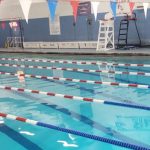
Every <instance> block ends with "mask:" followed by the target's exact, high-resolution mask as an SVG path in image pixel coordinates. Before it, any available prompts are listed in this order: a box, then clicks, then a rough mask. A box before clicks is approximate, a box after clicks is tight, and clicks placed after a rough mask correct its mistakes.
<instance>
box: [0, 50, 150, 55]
mask: <svg viewBox="0 0 150 150" xmlns="http://www.w3.org/2000/svg"><path fill="white" fill-rule="evenodd" d="M0 52H3V53H39V54H66V55H67V54H68V55H73V54H74V55H112V56H113V55H115V56H118V55H119V56H150V48H136V49H131V50H118V49H117V50H109V51H99V52H97V51H96V50H95V49H18V48H7V49H6V48H1V49H0Z"/></svg>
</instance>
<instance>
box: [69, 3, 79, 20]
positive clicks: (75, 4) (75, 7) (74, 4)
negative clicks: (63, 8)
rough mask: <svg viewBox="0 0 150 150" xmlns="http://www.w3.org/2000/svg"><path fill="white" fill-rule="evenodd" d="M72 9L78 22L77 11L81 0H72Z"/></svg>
mask: <svg viewBox="0 0 150 150" xmlns="http://www.w3.org/2000/svg"><path fill="white" fill-rule="evenodd" d="M70 3H71V6H72V9H73V16H74V20H75V22H76V20H77V13H78V7H79V1H78V0H71V1H70Z"/></svg>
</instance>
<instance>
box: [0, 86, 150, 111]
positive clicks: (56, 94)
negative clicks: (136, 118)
mask: <svg viewBox="0 0 150 150" xmlns="http://www.w3.org/2000/svg"><path fill="white" fill-rule="evenodd" d="M0 89H4V90H8V91H17V92H24V93H32V94H39V95H47V96H53V97H60V98H65V99H70V100H75V101H86V102H94V103H101V104H106V105H113V106H120V107H127V108H135V109H143V110H148V111H150V107H149V106H142V105H135V104H127V103H119V102H113V101H106V100H101V99H95V98H89V97H80V96H72V95H64V94H59V93H54V92H45V91H39V90H30V89H25V88H16V87H11V86H3V85H0Z"/></svg>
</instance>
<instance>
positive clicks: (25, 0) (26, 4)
mask: <svg viewBox="0 0 150 150" xmlns="http://www.w3.org/2000/svg"><path fill="white" fill-rule="evenodd" d="M19 2H20V5H21V8H22V11H23V14H24V17H25V19H26V22H27V23H28V17H29V11H30V7H31V3H32V0H19Z"/></svg>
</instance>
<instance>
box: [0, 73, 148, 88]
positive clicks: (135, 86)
mask: <svg viewBox="0 0 150 150" xmlns="http://www.w3.org/2000/svg"><path fill="white" fill-rule="evenodd" d="M0 75H11V76H18V74H15V73H8V72H0ZM20 76H23V77H27V78H38V79H46V80H57V81H69V82H76V83H88V84H99V85H108V86H119V87H127V88H128V87H133V88H140V89H150V85H142V84H131V83H130V84H127V83H119V82H102V81H93V80H81V79H72V78H60V77H51V76H40V75H32V74H31V75H30V74H20Z"/></svg>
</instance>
